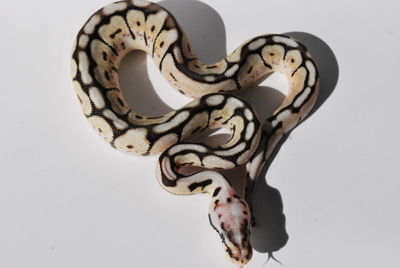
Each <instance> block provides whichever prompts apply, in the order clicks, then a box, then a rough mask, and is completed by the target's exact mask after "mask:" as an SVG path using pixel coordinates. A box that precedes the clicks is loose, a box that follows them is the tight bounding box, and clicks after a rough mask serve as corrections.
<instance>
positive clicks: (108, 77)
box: [104, 71, 110, 81]
mask: <svg viewBox="0 0 400 268" xmlns="http://www.w3.org/2000/svg"><path fill="white" fill-rule="evenodd" d="M104 76H105V77H106V79H107V81H110V74H109V73H108V71H104Z"/></svg>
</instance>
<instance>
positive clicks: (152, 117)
mask: <svg viewBox="0 0 400 268" xmlns="http://www.w3.org/2000/svg"><path fill="white" fill-rule="evenodd" d="M162 117H164V116H163V115H160V116H149V117H147V119H160V118H162ZM142 118H143V117H142Z"/></svg>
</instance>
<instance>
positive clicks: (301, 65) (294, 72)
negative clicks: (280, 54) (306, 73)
mask: <svg viewBox="0 0 400 268" xmlns="http://www.w3.org/2000/svg"><path fill="white" fill-rule="evenodd" d="M303 66H304V64H300V65H299V67H297V68H296V70H294V71H293V73H292V75H291V76H292V77H293V76H294V75H295V74H296V72H297V71H298V70H299V69H300V68H301V67H303Z"/></svg>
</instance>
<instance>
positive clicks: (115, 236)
mask: <svg viewBox="0 0 400 268" xmlns="http://www.w3.org/2000/svg"><path fill="white" fill-rule="evenodd" d="M108 3H109V2H108V1H106V0H104V1H103V0H98V1H95V0H91V1H82V0H79V1H78V0H70V1H44V0H38V1H28V0H19V1H7V2H4V3H2V6H1V16H0V33H1V36H0V40H1V42H0V53H1V63H0V74H1V84H0V85H1V90H0V122H1V132H0V267H5V268H14V267H15V268H22V267H40V268H46V267H52V268H53V267H71V268H83V267H85V268H102V267H113V268H114V267H118V268H128V267H174V268H175V267H185V268H186V267H210V268H212V267H233V265H232V264H230V262H229V261H228V260H227V259H226V258H225V256H224V253H223V248H222V245H221V242H220V239H219V237H218V235H217V234H216V233H215V232H214V231H213V230H212V228H211V227H210V226H209V224H208V219H207V209H208V198H207V196H205V195H197V196H185V197H182V196H173V195H171V194H168V193H167V192H166V191H164V190H163V189H162V188H161V187H160V186H159V185H158V183H157V181H156V179H155V175H154V168H155V162H156V159H157V158H156V157H148V158H144V157H143V158H141V157H132V156H129V155H126V154H123V153H120V152H117V151H115V150H113V149H112V148H111V147H110V146H108V145H107V144H106V143H105V142H104V141H102V140H101V139H100V138H98V137H97V134H95V132H94V131H93V130H92V129H91V127H90V126H89V124H88V123H87V122H86V119H85V118H84V116H83V114H82V112H81V109H80V107H79V105H78V102H77V101H76V98H75V96H74V94H73V90H72V85H71V79H70V67H69V58H70V51H71V46H72V42H73V39H74V36H75V34H76V33H77V32H78V30H79V28H80V27H81V26H82V24H83V23H84V21H86V19H87V18H88V17H89V16H90V15H91V14H92V13H93V12H94V11H95V10H97V9H98V8H100V7H102V6H103V5H105V4H108ZM162 5H164V6H165V7H168V8H169V10H170V11H171V12H172V13H173V14H175V15H176V17H177V18H178V21H180V23H181V25H182V27H183V28H184V29H185V30H186V31H187V33H188V35H189V37H190V39H191V40H192V44H193V46H194V48H195V50H196V51H197V53H198V55H199V56H200V58H201V59H203V60H204V61H206V62H212V61H216V60H219V59H220V58H222V57H224V56H225V55H226V53H227V52H228V53H230V52H231V51H233V50H234V49H235V48H236V47H237V46H238V45H239V44H240V43H242V42H244V41H245V40H247V39H249V38H252V37H254V36H256V35H260V34H266V33H289V35H292V36H294V37H296V38H298V39H299V40H301V41H303V42H305V43H306V45H308V46H309V47H310V49H311V52H312V54H314V55H315V56H316V60H317V64H318V66H319V68H320V72H321V79H322V83H321V86H322V88H321V92H322V93H321V96H322V97H321V99H320V100H319V108H318V109H317V110H316V111H315V113H314V114H313V115H312V116H311V117H310V118H309V119H307V120H306V121H305V122H304V123H303V124H301V125H300V126H299V127H298V128H296V129H295V130H294V131H293V132H292V133H291V135H290V137H289V138H288V139H287V140H286V142H285V143H284V144H283V145H282V147H281V149H280V151H279V152H278V153H277V155H276V157H275V159H274V160H273V162H272V164H271V166H270V168H269V170H268V172H267V174H266V179H265V178H264V177H262V178H260V183H259V185H258V188H257V190H256V194H255V196H256V208H255V210H256V214H257V213H258V215H259V217H258V222H257V224H258V225H257V226H256V229H255V230H254V231H253V237H252V240H253V244H254V247H255V248H256V249H257V250H258V252H257V251H256V252H255V253H254V257H253V259H252V261H251V263H250V264H249V265H248V267H271V268H273V267H281V266H280V265H279V264H277V263H276V262H274V261H270V262H269V263H268V264H267V265H264V263H265V261H266V259H267V254H266V253H265V252H267V251H269V250H273V251H276V250H278V249H279V250H278V251H276V252H275V253H274V255H275V257H277V258H278V259H279V260H280V261H281V262H282V263H283V264H284V267H293V268H302V267H315V268H321V267H341V268H345V267H363V268H370V267H385V268H391V267H399V264H398V263H399V259H398V253H399V252H398V251H399V248H400V227H399V226H400V215H399V203H400V195H399V190H400V176H399V174H400V172H399V168H400V161H399V153H400V142H399V137H400V126H399V100H400V88H399V71H400V69H399V66H400V56H399V55H400V50H399V48H400V27H399V26H400V19H399V10H400V4H399V2H398V1H397V0H392V1H390V0H381V1H368V3H367V1H361V0H354V1H344V0H343V1H340V0H336V1H320V0H302V1H269V0H267V1H266V0H258V1H256V0H249V1H235V2H234V1H222V0H213V1H211V0H207V1H202V2H197V1H192V0H186V1H184V0H181V1H178V0H171V1H169V0H167V1H164V2H162ZM301 32H303V33H301ZM145 59H146V57H145V56H143V55H136V57H135V56H129V57H128V59H127V60H124V62H123V66H122V70H121V83H122V87H123V90H124V92H129V93H126V94H127V97H128V99H129V101H130V103H131V104H133V105H136V107H137V110H138V111H141V112H145V113H147V114H153V115H154V114H157V113H160V112H165V111H168V110H169V109H170V108H169V107H172V108H177V107H180V106H182V105H183V104H184V103H187V102H188V101H189V99H187V98H185V97H183V96H181V95H179V94H178V93H177V92H175V91H174V90H172V88H170V86H169V85H168V84H167V83H166V82H165V81H164V80H163V78H162V77H161V75H160V74H159V73H158V71H157V69H156V68H155V66H154V64H153V63H152V62H151V61H148V62H147V63H146V60H145ZM147 64H148V69H147V68H146V65H147ZM279 80H280V79H279V76H275V79H274V78H273V79H270V81H268V82H264V83H263V86H262V87H258V88H256V89H254V90H252V91H251V93H250V92H249V93H247V92H246V93H245V94H242V96H245V97H246V98H247V99H250V100H251V101H253V102H254V101H255V104H254V105H255V107H256V108H257V109H258V110H259V111H260V113H261V114H262V116H264V117H265V116H266V115H267V114H268V113H270V112H271V109H272V108H273V107H276V105H277V103H276V100H279V99H281V96H282V94H281V93H279V91H277V90H273V89H270V90H269V91H268V90H266V88H265V86H267V85H269V86H271V87H275V88H279V87H280V88H279V89H280V90H282V91H284V85H282V86H279V85H280V83H279ZM276 83H277V84H278V86H276ZM281 84H282V83H281ZM283 84H284V83H283ZM153 88H154V90H153ZM157 94H158V95H159V96H160V98H161V99H160V98H159V97H157ZM128 95H129V96H128ZM168 106H169V107H168ZM265 181H267V182H268V185H269V186H267V185H266V183H265ZM281 206H283V208H282V207H281ZM256 216H257V215H256ZM285 218H286V221H285V220H284V219H285ZM286 233H287V235H288V237H289V240H288V241H287V243H286Z"/></svg>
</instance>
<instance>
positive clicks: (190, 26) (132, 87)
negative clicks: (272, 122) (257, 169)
mask: <svg viewBox="0 0 400 268" xmlns="http://www.w3.org/2000/svg"><path fill="white" fill-rule="evenodd" d="M157 4H159V5H161V6H163V7H165V8H166V9H168V10H169V11H170V12H171V13H172V14H174V16H175V17H176V19H177V20H178V21H179V23H180V25H181V27H182V28H183V30H184V31H185V32H186V34H187V35H188V37H189V40H190V43H191V45H192V47H193V49H194V51H195V52H196V54H197V56H198V57H199V59H200V60H202V61H203V62H205V63H212V62H215V61H217V60H220V59H222V58H224V57H226V55H227V51H226V32H225V25H224V22H223V20H222V18H221V16H220V15H219V14H218V12H217V11H216V10H215V9H213V8H212V7H210V6H209V5H207V4H205V3H202V2H199V1H197V0H165V1H161V2H158V3H157ZM285 34H286V35H289V36H291V37H293V38H295V39H297V40H298V41H300V42H301V43H303V44H304V45H305V46H306V47H307V48H308V49H309V50H310V53H311V54H312V55H313V57H314V59H315V62H316V65H317V67H318V70H319V74H320V94H319V96H318V99H317V102H316V104H315V106H314V108H313V110H312V111H311V112H310V114H309V115H308V116H307V117H306V119H305V120H307V119H308V118H309V117H310V116H311V115H312V114H314V113H315V112H316V111H317V110H318V109H320V107H321V106H322V105H323V103H324V102H325V101H326V100H327V99H328V98H329V96H330V95H331V94H332V92H333V91H334V89H335V87H336V84H337V82H338V79H339V66H338V62H337V60H336V57H335V55H334V53H333V51H332V49H331V48H330V47H329V46H328V45H327V44H326V43H325V42H324V41H323V40H322V39H320V38H318V37H317V36H315V35H312V34H309V33H304V32H288V33H285ZM249 37H250V36H249ZM147 58H148V57H147V55H146V54H144V53H142V52H140V53H138V52H133V53H130V54H128V55H127V56H126V57H125V58H124V60H123V61H122V63H121V68H120V83H121V88H122V92H123V94H124V96H125V98H126V99H127V102H128V104H129V105H130V106H131V107H135V110H137V111H139V112H141V113H143V114H146V115H159V114H165V113H167V112H170V111H171V110H172V108H171V107H170V106H168V105H167V104H166V103H165V102H163V100H162V99H161V98H160V97H159V96H158V94H157V92H156V91H155V90H154V87H153V86H152V84H151V81H150V79H149V76H148V73H147V67H146V65H147ZM167 90H172V89H167ZM143 92H146V94H143ZM144 95H145V96H144ZM236 95H238V96H239V97H242V98H243V99H245V100H247V101H248V102H249V103H250V104H251V105H252V106H253V107H254V108H255V110H256V111H257V113H258V114H259V117H260V119H261V120H265V119H267V118H268V117H269V116H270V115H272V113H273V111H274V110H275V109H276V108H277V107H278V106H279V105H280V104H281V103H282V101H283V99H284V98H285V95H284V94H282V93H281V92H280V91H279V90H277V89H275V88H271V87H266V86H262V85H260V86H255V87H253V88H251V89H247V90H245V91H242V92H238V93H237V94H236ZM305 120H304V121H305ZM304 121H303V122H304ZM289 135H290V133H288V135H287V136H286V137H284V138H283V139H282V140H281V141H280V143H279V144H278V146H277V147H276V148H275V150H274V152H273V154H272V155H271V157H270V158H269V159H268V161H267V163H266V165H265V166H264V168H263V171H262V172H261V173H260V176H259V178H258V179H257V182H256V184H255V187H254V190H253V192H252V195H251V203H252V209H253V215H254V216H255V219H256V226H255V227H254V228H253V230H252V234H251V242H252V245H253V248H254V249H255V250H256V251H258V252H261V253H272V252H275V251H278V250H279V249H281V248H282V247H284V246H285V245H286V243H287V241H288V239H289V235H288V233H287V231H286V216H285V214H284V205H283V199H282V195H281V193H280V192H279V190H278V189H276V188H274V187H272V186H271V185H269V184H268V182H267V180H266V179H265V178H266V174H267V173H268V169H269V168H270V166H271V164H272V163H273V160H274V159H275V157H276V155H277V153H278V152H279V150H280V148H281V146H282V145H283V144H284V143H285V141H286V139H287V137H288V136H289ZM211 136H212V135H211ZM212 140H213V141H214V142H216V143H218V142H219V144H220V143H221V142H224V141H226V140H227V134H217V135H214V136H212ZM244 172H245V169H244V167H238V168H235V169H233V170H227V171H224V172H223V173H224V174H225V175H226V177H227V178H229V180H230V181H231V182H232V184H233V186H234V188H235V189H236V190H237V191H238V192H239V193H243V192H244V188H245V180H244V179H243V178H244V174H245V173H244Z"/></svg>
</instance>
